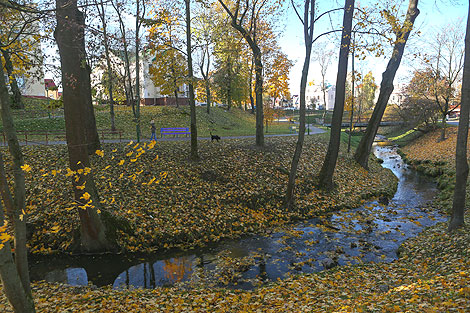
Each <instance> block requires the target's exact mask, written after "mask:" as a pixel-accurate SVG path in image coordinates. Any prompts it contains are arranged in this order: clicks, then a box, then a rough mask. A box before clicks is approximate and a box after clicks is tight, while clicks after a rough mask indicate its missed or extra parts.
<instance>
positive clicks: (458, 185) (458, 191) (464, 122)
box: [448, 8, 470, 231]
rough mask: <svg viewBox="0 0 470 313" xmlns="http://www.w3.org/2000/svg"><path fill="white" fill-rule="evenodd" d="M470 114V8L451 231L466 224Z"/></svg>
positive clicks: (450, 223)
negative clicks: (469, 125)
mask: <svg viewBox="0 0 470 313" xmlns="http://www.w3.org/2000/svg"><path fill="white" fill-rule="evenodd" d="M469 113H470V8H469V11H468V18H467V29H466V34H465V57H464V67H463V79H462V92H461V101H460V121H459V129H458V131H457V147H456V153H455V189H454V198H453V202H452V216H451V218H450V222H449V228H448V230H449V231H453V230H455V229H457V228H459V227H461V226H463V225H464V224H465V220H464V216H465V206H466V204H465V197H466V194H467V192H466V190H467V179H468V161H467V139H468V124H469Z"/></svg>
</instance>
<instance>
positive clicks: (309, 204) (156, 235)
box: [24, 134, 396, 254]
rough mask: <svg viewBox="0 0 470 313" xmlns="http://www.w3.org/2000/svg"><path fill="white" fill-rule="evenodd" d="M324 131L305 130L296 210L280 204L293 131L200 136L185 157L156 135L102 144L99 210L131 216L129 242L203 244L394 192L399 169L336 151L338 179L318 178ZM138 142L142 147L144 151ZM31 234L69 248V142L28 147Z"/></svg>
mask: <svg viewBox="0 0 470 313" xmlns="http://www.w3.org/2000/svg"><path fill="white" fill-rule="evenodd" d="M327 140H328V137H327V135H326V134H322V135H313V136H307V139H306V142H305V147H304V153H303V155H302V159H301V162H300V165H299V173H298V179H297V186H298V187H297V189H296V197H297V199H298V201H297V208H296V210H293V211H290V212H287V211H285V210H284V209H283V208H282V202H283V198H284V194H285V188H286V184H287V180H288V172H289V168H290V162H291V156H292V153H293V150H294V147H295V142H296V138H295V137H272V138H266V148H264V149H259V148H257V147H255V146H254V140H253V139H251V138H250V139H236V140H222V141H221V142H219V143H216V142H213V143H212V142H210V141H208V140H207V141H200V142H199V149H200V150H199V154H200V157H201V161H200V162H190V161H188V157H189V150H190V148H189V142H158V143H157V144H156V145H155V147H153V148H151V147H149V145H148V143H144V144H141V145H137V144H134V143H133V144H128V145H124V144H122V145H119V144H112V145H105V147H104V156H103V157H100V156H98V155H95V156H94V157H93V171H94V175H95V178H96V184H97V186H98V189H99V193H100V196H101V202H102V205H103V209H104V210H108V211H109V212H111V213H112V214H114V215H115V216H118V217H122V218H124V219H126V220H128V221H129V222H130V224H131V226H132V231H131V232H128V233H126V232H120V233H119V238H118V242H119V244H120V246H121V247H122V249H123V250H125V251H151V250H155V249H161V248H171V247H180V248H188V247H194V246H203V245H205V244H207V243H209V242H215V241H219V240H220V239H222V238H234V237H239V236H241V235H244V234H247V233H255V232H260V231H263V230H265V229H267V228H269V227H274V226H278V225H283V224H286V223H289V222H291V221H292V220H295V219H304V218H308V217H312V216H316V215H319V214H323V213H325V212H328V211H332V210H337V209H340V208H344V207H356V206H358V205H359V204H360V203H362V202H363V201H364V199H369V198H372V197H374V196H380V195H382V194H386V195H388V196H391V195H393V193H394V190H395V188H396V178H395V176H394V175H393V174H392V173H391V171H389V170H385V169H383V168H382V167H381V166H380V165H379V164H378V162H371V168H370V171H365V170H363V169H362V168H360V167H359V166H358V165H357V164H356V163H355V162H354V161H352V160H351V158H349V157H346V155H345V154H341V155H340V157H339V160H338V166H337V171H336V175H335V182H336V183H337V184H338V188H337V189H335V190H334V191H333V192H330V193H328V192H324V191H321V190H318V189H317V188H315V177H316V175H317V173H318V172H319V170H320V167H321V164H322V162H323V159H324V156H325V154H326V149H327ZM142 151H144V152H142ZM24 153H25V162H26V163H27V164H29V165H30V166H31V168H32V170H31V171H30V172H28V173H27V174H26V179H27V182H26V186H27V189H28V197H27V213H28V214H29V217H28V220H29V229H30V230H31V237H30V241H29V247H30V251H31V252H32V253H40V254H48V253H51V252H58V251H60V252H71V251H72V249H73V247H74V246H73V243H74V240H75V239H76V233H77V230H78V227H79V219H78V213H77V210H76V209H74V204H73V203H72V199H73V197H72V193H71V192H72V189H71V186H70V185H71V182H70V180H71V177H67V175H69V174H68V172H67V170H66V169H67V167H68V166H67V161H66V160H67V152H66V147H65V146H54V147H48V146H42V147H26V148H25V150H24Z"/></svg>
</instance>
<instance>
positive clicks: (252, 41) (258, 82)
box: [219, 0, 264, 147]
mask: <svg viewBox="0 0 470 313" xmlns="http://www.w3.org/2000/svg"><path fill="white" fill-rule="evenodd" d="M219 3H220V4H221V5H222V7H223V8H224V10H225V11H226V12H227V13H228V14H229V15H230V18H231V24H232V27H233V28H235V29H236V30H237V31H238V32H239V33H240V34H241V35H242V37H243V38H245V40H246V42H247V43H248V45H249V46H250V49H251V51H252V52H253V58H254V62H255V98H256V145H257V146H259V147H262V146H264V133H263V122H264V116H263V115H264V114H263V62H262V60H261V49H260V48H259V46H258V44H257V42H256V37H255V35H256V21H255V22H254V31H253V32H254V34H255V35H252V34H250V33H248V32H247V31H246V29H245V28H243V26H242V24H239V23H238V21H237V15H238V10H237V12H236V14H235V15H234V14H232V12H230V9H229V8H228V7H227V6H226V4H225V3H224V2H223V1H222V0H219ZM237 8H238V6H237ZM242 19H243V17H242Z"/></svg>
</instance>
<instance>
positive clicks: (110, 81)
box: [97, 2, 116, 131]
mask: <svg viewBox="0 0 470 313" xmlns="http://www.w3.org/2000/svg"><path fill="white" fill-rule="evenodd" d="M97 6H98V4H97ZM100 10H101V11H100ZM98 11H99V16H100V19H101V23H103V43H104V52H105V57H106V66H107V68H108V93H109V115H110V118H111V130H112V131H115V130H116V122H115V117H114V97H113V70H112V68H111V57H110V54H109V44H108V31H107V23H106V16H105V10H104V5H103V2H100V3H99V7H98Z"/></svg>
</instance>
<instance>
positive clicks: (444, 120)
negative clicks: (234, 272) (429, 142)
mask: <svg viewBox="0 0 470 313" xmlns="http://www.w3.org/2000/svg"><path fill="white" fill-rule="evenodd" d="M446 128H447V108H446V111H445V113H442V131H441V141H444V140H446Z"/></svg>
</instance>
